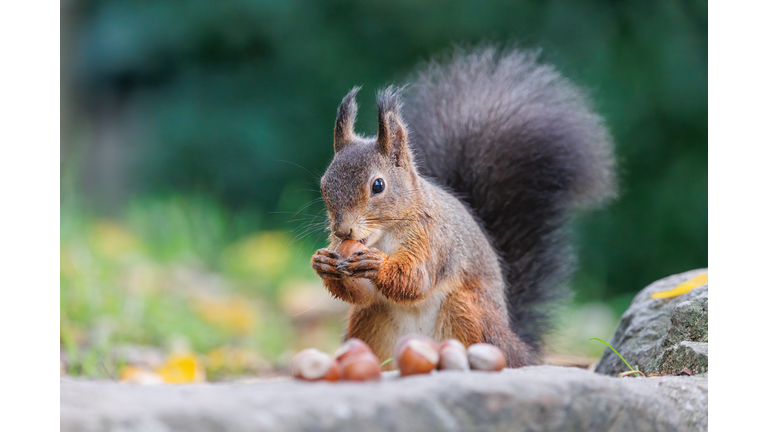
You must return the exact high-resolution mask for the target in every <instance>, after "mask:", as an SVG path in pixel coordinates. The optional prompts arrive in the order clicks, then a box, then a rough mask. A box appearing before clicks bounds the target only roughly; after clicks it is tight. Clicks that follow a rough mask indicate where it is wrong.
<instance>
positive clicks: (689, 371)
mask: <svg viewBox="0 0 768 432" xmlns="http://www.w3.org/2000/svg"><path fill="white" fill-rule="evenodd" d="M683 375H688V376H693V372H691V370H690V369H688V368H683V370H681V371H680V373H679V374H677V376H683Z"/></svg>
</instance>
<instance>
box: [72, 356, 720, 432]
mask: <svg viewBox="0 0 768 432" xmlns="http://www.w3.org/2000/svg"><path fill="white" fill-rule="evenodd" d="M60 388H61V393H60V397H61V407H60V408H61V410H60V413H61V414H60V415H61V430H62V431H65V432H68V431H82V432H90V431H123V432H126V431H146V432H149V431H152V432H165V431H189V432H195V431H245V430H258V431H299V430H302V431H304V430H306V431H326V430H328V431H363V430H364V431H392V430H404V431H475V430H477V431H508V430H520V431H528V430H530V431H593V430H612V431H613V430H632V431H651V430H654V431H656V430H707V392H708V383H707V379H706V378H697V377H673V376H670V377H659V378H621V379H619V378H614V377H607V376H603V375H599V374H595V373H592V372H588V371H585V370H582V369H577V368H564V367H555V366H531V367H525V368H521V369H505V370H503V371H502V372H499V373H487V372H441V373H433V374H432V375H424V376H412V377H406V378H401V377H397V376H396V374H395V375H392V374H388V375H387V377H386V378H385V379H384V380H383V381H381V382H368V383H343V382H342V383H306V382H297V381H292V380H287V381H282V382H267V383H239V384H233V383H227V384H223V383H217V384H197V385H163V386H139V385H131V384H118V383H113V382H92V381H91V382H89V381H71V380H67V379H62V381H61V387H60Z"/></svg>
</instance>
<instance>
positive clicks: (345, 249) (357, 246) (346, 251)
mask: <svg viewBox="0 0 768 432" xmlns="http://www.w3.org/2000/svg"><path fill="white" fill-rule="evenodd" d="M366 250H368V248H367V247H365V245H364V244H362V243H360V242H358V241H354V240H344V241H343V242H341V243H339V245H338V246H336V253H338V254H339V255H341V256H342V257H344V259H347V258H349V257H351V256H352V254H354V253H357V252H362V251H366Z"/></svg>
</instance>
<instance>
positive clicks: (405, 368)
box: [291, 334, 507, 381]
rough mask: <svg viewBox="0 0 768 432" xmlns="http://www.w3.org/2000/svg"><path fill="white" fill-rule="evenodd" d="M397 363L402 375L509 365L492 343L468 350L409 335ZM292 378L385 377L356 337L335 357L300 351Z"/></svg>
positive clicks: (401, 345)
mask: <svg viewBox="0 0 768 432" xmlns="http://www.w3.org/2000/svg"><path fill="white" fill-rule="evenodd" d="M395 362H396V364H397V367H398V369H400V376H408V375H418V374H426V373H430V372H432V371H433V370H435V369H437V370H457V371H466V370H470V369H472V370H481V371H500V370H502V369H504V367H505V366H506V364H507V362H506V359H505V358H504V353H502V352H501V350H500V349H499V348H497V347H495V346H493V345H491V344H486V343H478V344H474V345H471V346H470V347H469V348H466V347H465V346H464V344H462V343H461V342H459V341H458V340H456V339H448V340H446V341H444V342H443V343H441V344H439V345H438V344H437V343H436V342H435V341H433V340H432V339H430V338H429V337H427V336H424V335H420V334H408V335H405V336H403V337H401V338H400V340H398V341H397V344H396V345H395ZM291 375H293V377H294V378H297V379H302V380H306V381H339V380H347V381H369V380H377V379H380V378H381V364H380V363H379V359H378V358H376V356H375V355H374V354H373V351H371V348H370V347H369V346H368V345H367V344H366V343H365V342H363V341H362V340H360V339H355V338H352V339H349V340H347V341H346V342H345V343H344V344H343V345H342V346H341V348H339V349H338V351H336V354H334V356H333V357H331V356H330V355H328V354H326V353H324V352H322V351H319V350H317V349H315V348H307V349H305V350H302V351H300V352H299V353H298V354H296V355H295V356H294V357H293V360H291Z"/></svg>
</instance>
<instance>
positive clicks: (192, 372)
mask: <svg viewBox="0 0 768 432" xmlns="http://www.w3.org/2000/svg"><path fill="white" fill-rule="evenodd" d="M155 372H157V374H158V375H160V376H161V377H162V378H163V381H165V382H167V383H171V384H175V383H190V382H204V381H205V370H204V369H203V367H202V365H201V364H200V362H199V361H198V360H197V359H196V358H195V356H193V355H190V354H186V355H172V356H170V357H169V358H168V361H167V362H165V364H164V365H162V366H160V367H158V368H157V369H156V370H155Z"/></svg>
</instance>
